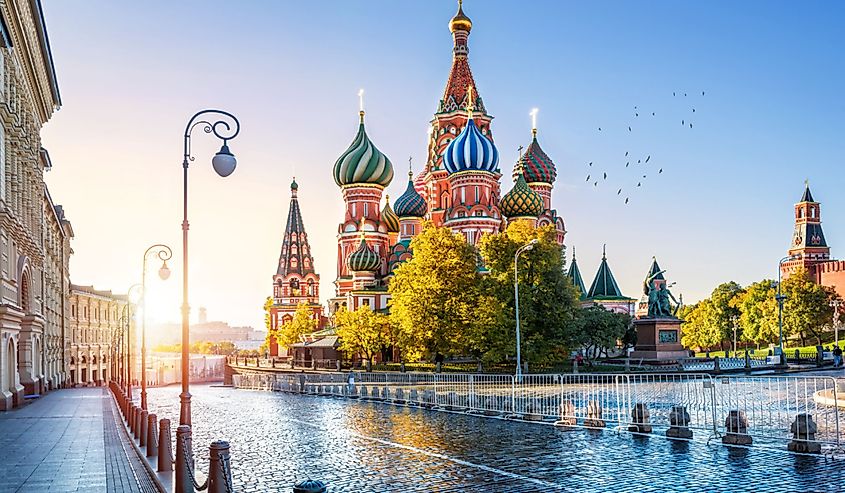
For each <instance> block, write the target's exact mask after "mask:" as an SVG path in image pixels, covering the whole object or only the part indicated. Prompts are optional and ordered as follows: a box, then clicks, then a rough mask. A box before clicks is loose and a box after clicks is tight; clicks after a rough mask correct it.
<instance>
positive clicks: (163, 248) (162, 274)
mask: <svg viewBox="0 0 845 493" xmlns="http://www.w3.org/2000/svg"><path fill="white" fill-rule="evenodd" d="M151 253H154V254H155V255H156V256H157V257H158V258H159V260H161V267H160V268H159V269H158V277H159V278H160V279H161V280H162V281H166V280H167V278H169V277H170V269H169V268H168V267H167V261H168V260H170V259H171V258H173V250H171V249H170V247H169V246H167V245H162V244H160V243H157V244H155V245H153V246H151V247H149V248H147V251H145V252H144V265H143V268H142V269H141V293H142V294H141V296H142V298H141V303H142V304H141V306H142V307H143V310H142V311H141V409H145V410H146V409H147V258H149V256H150V254H151Z"/></svg>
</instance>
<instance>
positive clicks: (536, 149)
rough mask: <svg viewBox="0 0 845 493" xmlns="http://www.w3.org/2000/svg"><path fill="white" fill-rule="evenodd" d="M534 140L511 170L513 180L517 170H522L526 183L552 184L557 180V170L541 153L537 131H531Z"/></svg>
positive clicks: (545, 155) (549, 159) (548, 158)
mask: <svg viewBox="0 0 845 493" xmlns="http://www.w3.org/2000/svg"><path fill="white" fill-rule="evenodd" d="M533 133H534V139H533V140H532V141H531V144H529V145H528V148H527V149H525V152H524V153H523V154H522V156H520V157H519V161H518V162H517V163H516V166H515V167H514V169H513V178H514V180H516V175H517V173H519V171H518V170H519V169H520V168H521V169H522V174H523V175H525V181H526V182H527V183H538V182H540V183H554V182H555V178H557V169H556V168H555V163H553V162H552V160H551V158H550V157H549V156H548V155H547V154H546V153H545V152H543V149H541V148H540V144H539V143H538V142H537V130H536V129H534V130H533Z"/></svg>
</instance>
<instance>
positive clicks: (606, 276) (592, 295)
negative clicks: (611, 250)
mask: <svg viewBox="0 0 845 493" xmlns="http://www.w3.org/2000/svg"><path fill="white" fill-rule="evenodd" d="M623 298H624V299H627V298H626V297H625V296H624V295H623V294H622V291H621V290H620V289H619V285H618V284H616V279H615V278H614V277H613V272H611V271H610V266H609V265H608V264H607V255H606V254H605V252H604V250H602V255H601V265H599V271H598V272H596V278H595V279H593V284H592V285H591V286H590V291H589V292H588V293H587V299H588V300H595V299H602V300H606V299H623Z"/></svg>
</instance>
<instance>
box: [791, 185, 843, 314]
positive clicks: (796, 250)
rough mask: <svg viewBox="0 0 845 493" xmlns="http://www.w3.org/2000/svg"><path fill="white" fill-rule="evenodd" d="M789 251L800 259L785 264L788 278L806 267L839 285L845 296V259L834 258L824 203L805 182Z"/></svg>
mask: <svg viewBox="0 0 845 493" xmlns="http://www.w3.org/2000/svg"><path fill="white" fill-rule="evenodd" d="M788 254H789V255H790V256H793V257H796V258H795V259H794V260H789V261H787V262H784V263H783V265H782V267H781V274H782V276H783V278H784V279H786V278H787V277H789V275H790V274H792V273H793V272H795V271H796V270H798V269H801V268H803V269H806V270H807V273H808V274H809V275H810V278H811V279H812V280H813V281H815V282H817V283H818V284H822V285H824V286H830V287H832V288H835V289H836V292H837V293H838V294H839V296H840V297H842V298H845V260H833V259H831V258H830V246H828V244H827V241H826V240H825V238H824V231H822V210H821V203H819V202H816V201H815V199H813V194H812V193H811V192H810V185H809V184H805V186H804V194H803V195H802V196H801V201H800V202H798V203H797V204H795V229H794V232H793V233H792V244H791V245H790V247H789V252H788Z"/></svg>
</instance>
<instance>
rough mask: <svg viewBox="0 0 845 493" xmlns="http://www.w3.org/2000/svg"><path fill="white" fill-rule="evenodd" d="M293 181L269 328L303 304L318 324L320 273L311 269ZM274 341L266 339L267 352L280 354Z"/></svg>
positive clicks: (289, 315)
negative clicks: (268, 344) (268, 342)
mask: <svg viewBox="0 0 845 493" xmlns="http://www.w3.org/2000/svg"><path fill="white" fill-rule="evenodd" d="M298 190H299V185H297V183H296V180H293V182H291V184H290V195H291V197H290V208H289V209H288V220H287V224H286V225H285V236H284V240H282V252H281V254H280V255H279V265H278V267H277V268H276V274H275V275H274V276H273V304H272V305H271V306H270V327H271V329H272V330H277V329H278V328H279V327H280V326H282V325H284V324H285V323H287V322H289V321H290V320H291V319H293V315H294V313H296V309H297V307H298V306H299V305H300V304H302V303H305V304H306V305H308V308H309V309H310V310H311V312H312V314H313V317H314V319H316V320H318V321H319V322H320V325H322V322H323V318H322V312H323V306H322V305H321V304H320V275H319V274H317V273H316V272H315V271H314V257H312V256H311V247H310V246H309V245H308V234H307V233H306V232H305V225H304V224H303V222H302V214H301V213H300V210H299V201H298V200H297V197H296V194H297V192H298ZM280 349H281V351H285V348H279V347H278V345H277V344H276V342H275V341H274V340H271V341H270V355H271V356H282V355H280V354H279V352H280V351H279V350H280Z"/></svg>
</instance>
